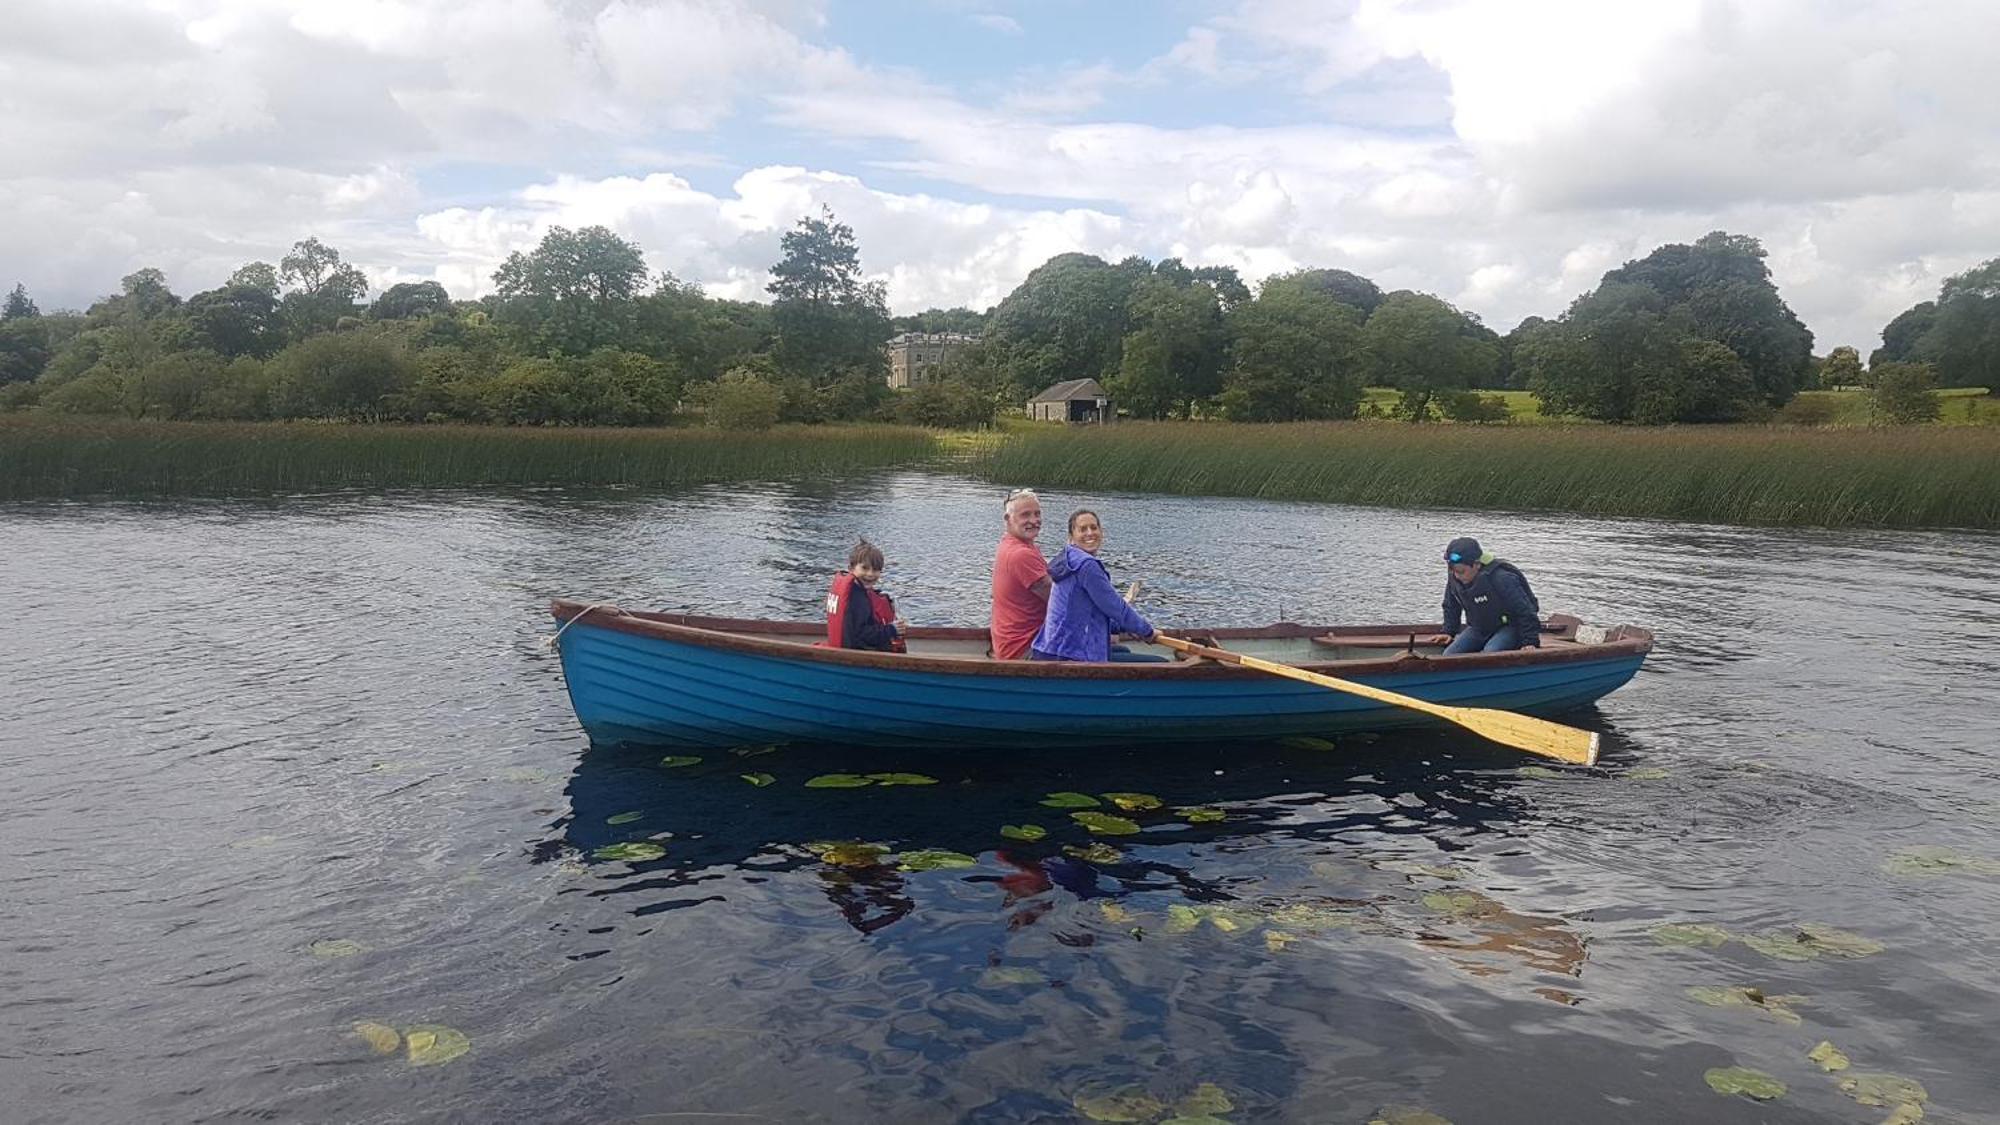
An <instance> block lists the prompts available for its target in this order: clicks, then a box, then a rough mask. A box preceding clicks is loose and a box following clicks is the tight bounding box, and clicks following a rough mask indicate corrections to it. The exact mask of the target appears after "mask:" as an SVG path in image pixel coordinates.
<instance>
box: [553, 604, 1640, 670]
mask: <svg viewBox="0 0 2000 1125" xmlns="http://www.w3.org/2000/svg"><path fill="white" fill-rule="evenodd" d="M590 608H592V607H591V606H590V605H589V604H588V603H585V602H580V601H574V600H572V599H569V598H557V599H555V600H553V601H552V602H550V603H549V612H550V613H551V614H553V615H554V617H555V618H556V620H557V621H558V622H559V623H565V624H566V623H567V622H569V621H570V620H571V619H572V618H574V617H577V616H579V615H580V614H582V613H583V612H584V611H585V610H587V609H590ZM1550 623H1551V625H1555V624H1556V623H1561V631H1563V632H1569V631H1572V630H1574V629H1575V627H1576V625H1577V624H1578V622H1577V619H1576V618H1573V617H1567V616H1565V615H1560V614H1559V615H1556V616H1554V617H1552V618H1550ZM589 624H591V625H592V626H594V627H597V628H602V629H610V630H612V631H614V632H619V633H630V634H633V635H635V636H641V637H655V638H658V639H661V640H669V641H678V642H680V643H682V644H690V645H696V646H699V647H702V648H712V649H719V650H722V651H726V652H738V653H747V654H752V655H757V656H767V657H774V658H777V659H781V660H796V661H806V662H813V663H821V664H838V665H844V666H847V667H853V668H879V669H883V670H885V671H893V672H927V673H933V674H939V675H947V676H1016V677H1027V678H1057V679H1073V680H1075V679H1089V680H1161V679H1175V680H1261V679H1266V678H1267V676H1266V674H1265V673H1262V672H1258V671H1255V670H1254V669H1250V668H1243V667H1239V666H1236V665H1229V664H1216V663H1213V662H1211V661H1206V660H1202V661H1176V662H1173V663H1167V664H1160V663H1145V664H1108V663H1107V664H1096V663H1081V662H1075V661H1039V660H1033V661H1031V660H977V659H967V658H964V657H933V656H915V655H908V654H902V653H888V652H868V651H863V650H858V649H837V648H816V647H814V646H811V645H802V644H798V643H797V642H796V641H782V640H764V639H762V637H764V636H769V637H816V636H819V635H821V634H823V633H824V632H825V628H826V627H825V626H824V625H822V624H820V623H817V622H805V621H765V620H757V619H751V618H735V617H706V616H702V615H700V614H692V613H653V612H645V611H633V610H627V611H625V612H624V613H622V614H612V613H607V612H602V611H600V612H596V613H592V614H591V615H590V622H589ZM1437 630H1438V626H1437V625H1436V624H1420V625H1331V626H1329V625H1299V624H1295V623H1293V622H1289V621H1286V622H1279V623H1277V624H1275V625H1263V626H1258V627H1253V628H1221V629H1199V628H1173V627H1168V629H1167V631H1168V632H1170V633H1174V634H1176V635H1179V636H1191V635H1192V636H1201V637H1212V638H1214V639H1215V640H1216V641H1219V642H1223V643H1224V644H1226V643H1227V642H1229V641H1234V640H1297V639H1305V638H1311V637H1315V636H1329V635H1331V636H1335V637H1338V636H1343V635H1346V636H1373V637H1379V636H1384V635H1402V636H1407V635H1408V634H1411V633H1415V634H1417V635H1418V636H1420V637H1421V636H1427V635H1429V634H1432V633H1435V632H1437ZM742 634H749V635H748V636H745V635H742ZM909 636H910V639H911V640H925V639H930V640H955V641H984V640H985V639H986V637H987V633H986V630H984V629H971V628H938V627H926V626H916V627H913V628H912V629H911V630H910V633H909ZM1652 647H1653V634H1652V633H1650V632H1648V631H1647V630H1645V629H1641V628H1639V627H1637V626H1635V625H1620V626H1618V627H1616V628H1614V629H1611V630H1608V631H1607V634H1606V637H1605V641H1604V642H1603V643H1601V644H1590V645H1583V644H1566V645H1560V646H1553V647H1545V648H1539V649H1516V650H1515V651H1513V652H1491V653H1477V654H1469V655H1465V656H1454V657H1451V658H1450V659H1449V661H1447V662H1445V663H1439V662H1438V661H1437V660H1435V659H1433V658H1431V657H1426V656H1418V655H1415V654H1413V653H1409V652H1399V653H1397V654H1396V655H1395V656H1393V657H1386V658H1381V659H1364V660H1321V661H1313V662H1311V663H1305V662H1300V663H1298V664H1296V665H1294V667H1298V668H1303V669H1305V670H1307V671H1314V672H1324V673H1327V674H1335V673H1337V674H1339V675H1341V676H1346V677H1354V676H1367V675H1398V674H1402V675H1408V674H1412V673H1419V672H1443V671H1446V670H1451V671H1460V670H1463V671H1466V672H1474V671H1481V670H1504V669H1511V668H1518V667H1546V666H1550V665H1560V664H1571V663H1585V662H1590V661H1596V660H1603V659H1605V658H1607V657H1618V656H1643V655H1645V654H1646V653H1647V652H1650V651H1651V650H1652Z"/></svg>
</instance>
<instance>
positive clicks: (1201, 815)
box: [1177, 808, 1229, 824]
mask: <svg viewBox="0 0 2000 1125" xmlns="http://www.w3.org/2000/svg"><path fill="white" fill-rule="evenodd" d="M1177 815H1178V816H1179V817H1180V818H1181V819H1182V820H1185V821H1187V822H1188V823H1189V824H1212V823H1214V822H1215V821H1218V820H1228V819H1229V814H1228V813H1226V812H1224V811H1222V810H1221V809H1210V808H1200V809H1182V810H1181V811H1180V812H1179V813H1178V814H1177Z"/></svg>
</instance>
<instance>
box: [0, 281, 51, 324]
mask: <svg viewBox="0 0 2000 1125" xmlns="http://www.w3.org/2000/svg"><path fill="white" fill-rule="evenodd" d="M40 315H42V310H41V309H38V308H36V307H35V302H34V298H32V297H29V296H28V287H27V286H25V285H22V284H21V283H20V282H18V281H17V282H15V283H14V289H13V291H12V292H10V293H8V294H7V301H6V303H5V304H0V321H6V320H19V319H21V318H24V317H33V316H40Z"/></svg>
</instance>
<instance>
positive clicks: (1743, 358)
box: [0, 209, 2000, 427]
mask: <svg viewBox="0 0 2000 1125" xmlns="http://www.w3.org/2000/svg"><path fill="white" fill-rule="evenodd" d="M779 249H780V256H779V260H778V261H777V262H776V263H775V264H774V265H773V266H772V267H771V269H770V280H769V283H768V285H767V290H768V292H769V294H770V297H771V300H770V302H769V303H760V302H751V301H734V300H725V299H719V298H713V297H709V296H707V295H706V294H705V293H703V292H702V291H701V289H700V288H699V287H698V286H695V285H692V284H688V283H685V282H682V281H680V280H678V279H676V278H674V277H673V276H672V275H670V274H662V275H658V276H653V275H650V274H649V273H648V270H647V268H646V265H645V260H644V256H643V254H642V252H641V249H640V247H639V246H637V245H636V244H634V243H632V242H630V241H627V240H625V239H623V238H621V237H619V236H618V235H617V234H615V233H614V232H612V231H610V230H608V229H606V228H604V227H587V228H584V229H581V230H569V229H565V228H561V227H558V228H555V229H552V230H551V231H549V232H548V233H547V234H546V235H545V236H544V237H543V238H542V240H541V241H540V243H539V244H538V245H537V246H536V247H535V248H534V249H532V250H529V251H525V252H516V253H514V254H511V255H510V256H509V257H508V258H507V260H506V261H505V262H504V263H503V264H502V265H501V266H500V268H499V269H498V270H497V271H496V272H495V273H494V275H493V281H494V292H493V293H492V294H491V295H489V296H486V297H483V298H480V299H478V300H470V301H468V300H454V299H452V297H451V296H450V295H449V294H448V293H447V292H446V291H445V290H444V289H443V287H442V286H440V285H438V284H437V283H436V282H430V281H424V282H404V283H398V284H395V285H391V286H389V287H388V288H387V289H386V290H384V291H382V292H381V293H379V294H376V295H375V296H374V297H373V299H372V300H371V299H369V286H368V282H367V280H366V278H365V276H364V275H363V274H362V273H361V271H360V270H359V269H357V268H355V267H354V266H353V265H352V264H350V263H348V262H347V261H345V260H344V258H343V257H342V255H341V254H340V252H339V251H337V250H335V249H334V248H332V247H329V246H326V245H324V244H323V243H321V242H320V241H319V240H318V239H316V238H307V239H305V240H303V241H301V242H299V243H297V244H296V245H295V246H293V248H292V250H291V252H290V253H288V254H286V255H285V256H284V257H283V258H281V259H280V261H279V262H278V263H277V264H276V265H275V266H274V265H272V264H269V263H266V262H251V263H247V264H245V265H244V266H242V267H241V268H239V269H238V270H236V271H235V273H233V274H232V275H231V276H230V277H229V279H228V280H227V281H225V282H224V283H223V284H222V285H221V286H219V287H217V288H215V289H211V290H207V291H204V292H200V293H196V294H194V295H192V296H189V297H187V298H182V297H180V296H179V295H177V294H175V293H174V292H173V291H172V289H171V288H170V286H169V284H168V280H167V278H166V277H165V276H164V275H163V274H162V273H161V271H159V270H157V269H150V268H149V269H141V270H139V271H137V272H135V273H133V274H131V275H129V276H127V277H125V278H124V279H122V281H121V283H120V288H119V292H118V293H116V294H114V295H111V296H108V297H105V298H103V299H101V300H99V301H97V302H96V303H94V304H92V305H91V306H90V307H89V308H88V309H87V310H85V311H83V312H80V313H77V312H59V313H48V314H44V313H42V312H41V310H39V309H38V308H37V307H36V305H35V303H34V301H33V300H32V299H31V298H30V297H29V295H28V293H27V291H26V289H25V288H24V287H22V286H19V285H17V286H16V287H15V288H14V290H13V292H12V294H11V295H9V296H8V297H7V298H6V300H5V303H4V305H0V408H12V409H23V408H34V409H40V410H46V411H58V412H75V413H91V414H119V415H126V416H130V417H138V418H168V419H184V418H227V419H284V418H327V419H350V420H370V421H410V422H429V421H465V422H481V423H498V424H512V425H562V424H589V425H640V424H659V423H664V422H668V421H671V420H673V419H674V418H675V417H676V416H677V415H679V414H682V413H694V414H699V415H700V416H702V417H704V418H705V419H706V420H708V421H709V422H711V423H714V424H718V425H725V426H739V427H759V426H765V425H769V424H772V423H774V422H779V421H792V422H808V423H809V422H823V421H837V420H849V419H864V418H879V419H891V420H899V421H906V422H913V423H919V424H926V425H938V426H963V425H972V424H977V423H980V422H985V421H990V420H991V419H992V417H993V416H994V414H995V413H996V412H997V411H999V410H1002V409H1008V408H1017V407H1019V406H1020V404H1021V403H1022V402H1024V401H1025V400H1026V398H1027V397H1029V396H1030V395H1032V394H1034V393H1035V392H1037V391H1039V390H1041V389H1042V388H1044V387H1046V386H1049V385H1050V384H1053V383H1057V382H1061V381H1063V380H1067V379H1076V378H1081V377H1092V378H1097V379H1099V380H1100V381H1101V382H1103V383H1104V385H1105V386H1106V388H1107V390H1108V391H1109V393H1110V394H1111V395H1112V396H1113V397H1114V399H1116V401H1117V403H1118V405H1119V407H1120V408H1121V410H1123V411H1125V412H1127V413H1130V414H1132V415H1134V416H1136V417H1141V418H1194V417H1222V418H1228V419H1233V420H1239V421H1246V422H1281V421H1297V420H1310V419H1342V418H1353V417H1356V416H1358V415H1365V414H1367V413H1369V412H1370V410H1371V408H1370V407H1369V406H1368V405H1367V403H1366V400H1365V396H1364V390H1365V388H1367V387H1370V386H1386V387H1391V388H1394V389H1395V390H1396V391H1397V392H1398V394H1397V398H1396V403H1395V406H1394V408H1393V413H1394V414H1395V415H1397V416H1399V417H1402V418H1406V419H1410V420H1416V421H1421V420H1424V419H1428V418H1435V417H1445V418H1451V419H1454V420H1461V421H1493V420H1499V419H1503V418H1504V417H1505V415H1506V411H1505V408H1504V405H1502V404H1501V403H1500V402H1499V400H1498V399H1497V398H1495V397H1493V396H1491V395H1489V394H1483V393H1482V392H1490V391H1493V390H1498V389H1525V390H1528V391H1531V392H1533V393H1534V394H1535V395H1536V396H1537V397H1538V399H1539V400H1540V402H1541V404H1542V409H1543V412H1544V413H1547V414H1552V415H1567V416H1575V417H1582V418H1590V419H1597V420H1602V421H1609V422H1627V423H1640V424H1650V423H1665V422H1727V421H1745V420H1757V419H1762V418H1767V417H1770V416H1771V415H1772V413H1773V412H1774V411H1776V410H1778V409H1780V408H1782V407H1785V406H1786V404H1787V403H1788V402H1790V401H1791V400H1792V399H1793V397H1794V396H1795V395H1796V394H1797V392H1798V391H1799V390H1801V389H1805V388H1808V387H1814V386H1820V385H1827V386H1833V385H1868V386H1871V388H1872V390H1871V393H1873V394H1875V395H1877V396H1879V397H1880V398H1881V400H1882V401H1883V402H1884V403H1886V404H1888V405H1887V406H1885V408H1884V411H1885V415H1886V416H1894V417H1896V418H1897V419H1898V420H1921V419H1922V417H1924V416H1925V413H1926V404H1928V410H1929V416H1932V417H1934V416H1935V399H1934V397H1933V396H1931V395H1930V388H1931V387H1933V386H1936V385H1943V386H1975V385H1976V386H1988V387H1993V386H2000V259H1996V260H1994V261H1992V262H1988V263H1986V264H1985V265H1983V266H1980V267H1979V268H1977V269H1974V270H1971V271H1968V272H1967V273H1965V274H1961V275H1959V276H1957V277H1954V278H1952V279H1950V280H1948V281H1946V282H1945V283H1944V286H1943V288H1942V290H1941V292H1940V295H1939V297H1938V299H1937V300H1936V301H1926V302H1923V303H1922V304H1920V305H1918V306H1917V307H1915V308H1913V309H1911V310H1909V311H1908V312H1905V313H1903V314H1902V315H1900V316H1898V317H1897V318H1896V319H1895V320H1894V321H1892V322H1891V323H1890V324H1889V325H1888V326H1887V327H1886V328H1885V329H1884V330H1883V346H1882V347H1881V348H1880V349H1877V350H1876V351H1875V352H1874V354H1873V355H1872V356H1871V357H1870V361H1869V363H1868V365H1867V366H1866V367H1863V366H1862V364H1861V362H1860V357H1859V353H1858V352H1857V351H1856V350H1855V349H1853V348H1836V349H1834V350H1833V352H1832V353H1831V354H1829V355H1828V356H1827V357H1825V358H1824V359H1820V358H1816V357H1815V356H1814V355H1813V353H1812V344H1813V338H1812V334H1811V332H1809V331H1808V330H1807V329H1806V328H1805V326H1804V325H1803V324H1802V323H1801V322H1800V321H1799V319H1798V317H1797V316H1795V315H1794V314H1793V313H1792V311H1791V309H1790V308H1789V307H1788V306H1787V305H1786V304H1785V302H1784V300H1783V299H1782V297H1781V296H1780V295H1779V293H1778V291H1777V288H1776V286H1775V285H1774V284H1773V282H1772V280H1771V276H1770V270H1769V268H1768V267H1767V266H1766V264H1765V253H1764V249H1763V247H1762V246H1761V245H1760V244H1759V243H1758V242H1757V240H1756V239H1754V238H1748V237H1744V236H1740V235H1731V234H1727V233H1725V232H1721V231H1717V232H1713V233H1710V234H1708V235H1706V236H1704V237H1703V238H1701V239H1699V240H1697V241H1695V242H1694V243H1692V244H1670V245H1666V246H1662V247H1659V248H1658V249H1656V250H1654V251H1653V252H1652V253H1651V254H1649V255H1647V256H1646V257H1644V258H1641V259H1637V260H1635V261H1631V262H1627V263H1625V264H1624V265H1622V266H1620V267H1618V268H1616V269H1613V270H1611V271H1609V272H1607V273H1606V274H1605V275H1604V277H1603V279H1602V280H1601V281H1600V283H1599V284H1598V286H1597V287H1596V288H1594V289H1593V290H1591V291H1590V292H1588V293H1585V294H1584V295H1582V296H1580V297H1578V298H1577V299H1576V300H1575V301H1574V302H1573V303H1572V304H1571V305H1570V307H1569V308H1568V309H1567V310H1565V311H1564V312H1563V313H1562V314H1561V315H1560V316H1558V317H1556V318H1555V319H1553V320H1543V319H1541V318H1538V317H1530V318H1528V319H1527V320H1526V321H1523V322H1522V323H1521V324H1520V325H1519V326H1518V327H1516V328H1515V329H1514V330H1513V331H1511V332H1509V333H1507V334H1505V335H1501V334H1499V333H1496V332H1494V331H1493V330H1492V329H1490V328H1488V327H1486V326H1485V325H1484V324H1483V323H1481V321H1480V319H1479V317H1478V316H1477V315H1476V314H1474V313H1471V312H1467V311H1464V310H1460V309H1458V308H1455V307H1454V306H1452V305H1451V304H1450V303H1449V302H1447V301H1444V300H1443V299H1441V298H1439V297H1436V296H1434V295H1431V294H1426V293H1418V292H1413V291H1409V290H1397V291H1393V292H1386V293H1385V292H1383V291H1382V290H1381V289H1380V288H1379V287H1378V286H1377V285H1376V284H1375V283H1374V282H1372V281H1370V280H1369V279H1367V278H1365V277H1362V276H1360V275H1358V274H1354V273H1351V272H1349V271H1346V270H1340V269H1304V270H1298V271H1295V272H1291V273H1286V274H1280V275H1277V276H1274V277H1271V278H1268V279H1266V280H1265V281H1264V282H1263V283H1262V284H1260V285H1259V286H1258V287H1257V289H1256V291H1255V292H1254V293H1253V292H1252V290H1251V288H1250V287H1249V286H1248V285H1246V284H1245V283H1244V281H1243V280H1242V279H1241V278H1240V277H1239V276H1238V274H1237V273H1236V271H1235V270H1234V269H1232V268H1229V267H1221V266H1204V267H1189V266H1187V265H1185V264H1184V263H1182V262H1181V261H1179V260H1178V259H1173V258H1169V259H1166V260H1163V261H1159V262H1153V261H1149V260H1147V259H1145V258H1141V257H1130V258H1126V259H1124V260H1122V261H1119V262H1115V263H1113V262H1107V261H1105V260H1103V259H1101V258H1098V257H1096V256H1093V255H1088V254H1080V253H1069V254H1060V255H1057V256H1056V257H1054V258H1051V259H1050V260H1049V261H1047V262H1045V263H1044V264H1042V265H1041V266H1040V267H1038V268H1037V269H1035V270H1034V271H1033V272H1032V273H1030V274H1029V275H1028V277H1027V278H1026V279H1025V280H1023V281H1022V282H1021V284H1020V285H1019V286H1017V287H1016V288H1015V289H1014V291H1013V292H1012V293H1010V294H1008V296H1007V297H1006V298H1005V299H1004V300H1002V301H1001V302H1000V303H999V304H998V305H997V306H995V307H994V308H992V309H991V310H989V311H987V312H984V313H981V312H975V311H973V310H970V309H963V308H960V309H932V310H928V311H926V312H923V313H919V314H916V315H913V316H905V317H891V316H890V315H889V313H888V309H887V301H886V295H885V293H884V291H883V287H882V286H881V284H880V283H879V282H869V281H867V280H865V278H864V276H863V274H862V272H861V265H860V249H859V246H858V244H857V242H856V240H855V237H854V232H853V231H852V229H850V228H849V227H848V226H846V225H845V224H843V223H841V222H839V221H838V219H836V218H835V217H834V215H833V214H832V213H831V212H830V211H827V210H825V209H822V211H821V212H820V213H819V214H817V215H810V216H807V217H805V218H802V219H800V220H799V222H798V224H797V225H796V226H795V227H794V228H793V229H792V230H790V231H787V232H786V233H785V234H784V235H783V236H782V238H781V240H780V248H779ZM897 331H927V332H939V331H949V332H959V333H965V334H968V335H973V336H976V337H977V338H978V342H977V343H976V344H974V345H972V346H969V347H966V348H963V349H961V350H960V351H959V352H958V353H957V354H955V355H954V356H953V357H952V358H951V359H950V360H949V361H948V362H947V363H946V364H945V365H944V367H943V368H942V370H941V371H940V372H939V377H938V378H936V379H934V380H932V381H929V382H926V383H925V384H924V385H922V386H919V387H917V388H914V389H912V390H910V391H907V392H900V393H899V392H892V391H890V390H889V389H888V388H887V386H886V383H885V379H884V374H885V354H884V347H885V345H886V343H887V341H888V340H889V338H890V337H891V335H892V334H893V333H895V332H897Z"/></svg>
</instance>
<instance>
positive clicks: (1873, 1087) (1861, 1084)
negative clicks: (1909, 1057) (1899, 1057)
mask: <svg viewBox="0 0 2000 1125" xmlns="http://www.w3.org/2000/svg"><path fill="white" fill-rule="evenodd" d="M1836 1085H1838V1086H1839V1087H1840V1092H1841V1093H1843V1094H1846V1095H1847V1096H1848V1097H1850V1098H1853V1099H1854V1100H1855V1101H1857V1102H1860V1103H1861V1104H1862V1105H1877V1106H1889V1105H1922V1104H1924V1103H1925V1102H1927V1101H1930V1100H1931V1095H1930V1091H1928V1090H1926V1089H1924V1085H1923V1083H1921V1082H1918V1081H1916V1080H1915V1079H1912V1078H1903V1077H1900V1076H1898V1075H1894V1074H1850V1075H1848V1076H1847V1077H1845V1078H1842V1079H1840V1080H1839V1082H1837V1083H1836Z"/></svg>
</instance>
